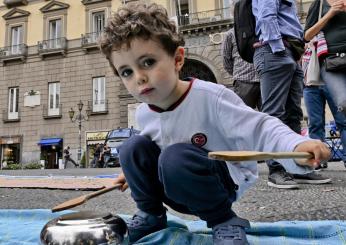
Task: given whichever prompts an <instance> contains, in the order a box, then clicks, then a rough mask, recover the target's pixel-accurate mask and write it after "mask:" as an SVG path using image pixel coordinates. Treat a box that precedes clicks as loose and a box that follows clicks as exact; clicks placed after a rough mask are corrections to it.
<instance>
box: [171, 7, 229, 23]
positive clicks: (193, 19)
mask: <svg viewBox="0 0 346 245" xmlns="http://www.w3.org/2000/svg"><path fill="white" fill-rule="evenodd" d="M177 18H178V24H179V26H185V25H197V24H205V23H212V22H216V21H222V20H226V19H230V18H231V8H223V9H214V10H208V11H202V12H196V13H189V14H185V15H180V16H177Z"/></svg>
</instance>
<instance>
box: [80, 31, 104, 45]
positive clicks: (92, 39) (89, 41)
mask: <svg viewBox="0 0 346 245" xmlns="http://www.w3.org/2000/svg"><path fill="white" fill-rule="evenodd" d="M101 33H102V32H91V33H86V34H85V35H83V34H82V47H88V46H97V41H98V38H99V36H100V35H101Z"/></svg>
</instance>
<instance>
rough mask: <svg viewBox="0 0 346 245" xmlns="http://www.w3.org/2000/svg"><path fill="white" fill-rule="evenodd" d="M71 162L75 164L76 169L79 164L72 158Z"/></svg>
mask: <svg viewBox="0 0 346 245" xmlns="http://www.w3.org/2000/svg"><path fill="white" fill-rule="evenodd" d="M69 160H70V161H71V162H72V163H73V165H74V166H75V167H78V164H77V163H76V162H75V160H73V159H72V158H71V157H70V158H69Z"/></svg>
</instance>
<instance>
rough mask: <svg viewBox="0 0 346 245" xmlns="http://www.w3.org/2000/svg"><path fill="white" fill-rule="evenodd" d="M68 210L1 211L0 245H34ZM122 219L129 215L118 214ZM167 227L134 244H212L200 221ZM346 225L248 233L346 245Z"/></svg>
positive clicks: (271, 244)
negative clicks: (49, 223)
mask: <svg viewBox="0 0 346 245" xmlns="http://www.w3.org/2000/svg"><path fill="white" fill-rule="evenodd" d="M68 212H70V211H63V212H58V213H52V212H51V211H50V210H47V209H31V210H29V209H25V210H17V209H3V210H0V244H1V245H37V244H39V235H40V231H41V229H42V227H43V226H44V225H45V224H46V223H47V222H48V221H49V220H51V219H53V218H55V217H58V216H60V215H62V214H64V213H68ZM121 216H122V217H123V218H128V217H129V216H126V215H121ZM168 220H169V222H168V225H169V227H168V228H167V229H165V230H162V231H159V232H156V233H153V234H150V235H148V236H146V237H144V238H142V239H141V240H139V241H138V242H137V244H141V245H149V244H150V245H162V244H170V245H182V244H184V245H189V244H191V245H193V244H198V245H202V244H203V245H212V238H211V230H210V229H208V228H207V227H206V224H205V222H203V221H187V220H183V219H180V218H177V217H175V216H172V215H169V216H168ZM345 235H346V222H345V221H337V220H330V221H329V220H326V221H279V222H273V223H261V222H252V223H251V229H249V230H247V237H248V239H249V242H250V244H251V245H253V244H256V245H276V244H277V245H282V244H285V245H309V244H311V245H346V236H345Z"/></svg>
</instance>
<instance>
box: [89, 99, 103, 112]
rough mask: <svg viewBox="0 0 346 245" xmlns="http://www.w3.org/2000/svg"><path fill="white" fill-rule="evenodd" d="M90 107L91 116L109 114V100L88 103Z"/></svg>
mask: <svg viewBox="0 0 346 245" xmlns="http://www.w3.org/2000/svg"><path fill="white" fill-rule="evenodd" d="M88 107H89V108H91V115H98V114H108V100H94V101H88Z"/></svg>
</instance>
